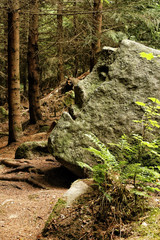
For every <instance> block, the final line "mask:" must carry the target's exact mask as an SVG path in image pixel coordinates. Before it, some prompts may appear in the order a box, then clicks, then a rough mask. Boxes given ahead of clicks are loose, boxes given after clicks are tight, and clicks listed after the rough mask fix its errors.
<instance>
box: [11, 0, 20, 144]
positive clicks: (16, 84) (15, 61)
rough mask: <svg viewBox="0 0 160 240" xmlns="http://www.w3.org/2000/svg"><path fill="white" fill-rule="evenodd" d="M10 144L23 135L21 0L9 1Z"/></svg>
mask: <svg viewBox="0 0 160 240" xmlns="http://www.w3.org/2000/svg"><path fill="white" fill-rule="evenodd" d="M8 4H9V6H10V9H9V11H8V106H9V139H8V143H9V144H10V143H12V142H15V141H18V138H19V136H20V135H21V134H22V124H21V112H20V79H19V0H8Z"/></svg>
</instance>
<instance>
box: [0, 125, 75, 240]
mask: <svg viewBox="0 0 160 240" xmlns="http://www.w3.org/2000/svg"><path fill="white" fill-rule="evenodd" d="M33 129H34V127H33ZM33 132H34V131H33ZM35 139H36V140H37V141H38V140H43V139H46V136H45V134H44V133H42V134H33V135H32V134H31V132H30V134H29V135H27V136H24V137H22V139H21V141H20V142H18V143H12V144H11V145H10V146H7V140H8V137H6V136H4V137H1V138H0V164H1V163H2V164H1V165H0V177H2V176H3V177H5V178H9V180H8V181H6V180H4V181H3V179H2V180H0V229H1V230H0V240H15V239H16V240H34V239H36V237H37V235H38V234H39V233H41V231H42V229H43V227H44V224H45V221H46V220H47V218H48V216H49V214H50V212H51V210H52V208H53V206H54V204H55V203H56V202H57V200H58V199H59V198H60V197H61V196H62V195H63V194H64V193H65V191H66V190H67V189H68V188H69V187H70V184H71V182H72V181H74V176H72V175H71V174H70V173H69V172H68V171H67V170H65V169H64V168H63V167H62V166H61V165H60V164H59V163H58V162H56V160H55V159H54V158H53V157H52V156H51V155H49V156H46V157H36V158H35V159H32V160H29V159H19V160H15V159H14V155H15V150H16V148H17V147H18V145H20V143H22V142H25V141H32V140H35ZM3 161H5V162H4V164H3ZM13 162H14V163H17V164H20V165H21V166H25V165H28V164H29V165H31V166H33V167H35V169H36V168H38V169H40V170H41V171H42V173H43V174H38V173H36V172H29V171H18V172H15V173H14V172H13V173H12V169H13V168H10V167H9V165H8V167H7V164H6V163H13ZM11 166H12V164H11ZM10 171H11V172H10ZM14 178H17V179H18V178H19V179H20V180H19V181H14ZM21 179H22V181H21ZM25 179H34V181H35V182H37V183H38V184H39V187H38V186H36V185H35V186H34V182H33V184H32V182H31V183H27V182H26V181H25ZM23 180H24V181H23ZM41 186H42V187H41Z"/></svg>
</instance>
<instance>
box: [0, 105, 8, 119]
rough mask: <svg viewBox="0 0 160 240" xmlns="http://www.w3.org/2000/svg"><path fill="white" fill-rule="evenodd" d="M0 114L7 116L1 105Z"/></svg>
mask: <svg viewBox="0 0 160 240" xmlns="http://www.w3.org/2000/svg"><path fill="white" fill-rule="evenodd" d="M0 115H2V116H4V117H6V116H8V112H7V111H6V109H5V108H4V107H2V106H0Z"/></svg>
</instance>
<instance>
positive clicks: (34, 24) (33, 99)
mask: <svg viewBox="0 0 160 240" xmlns="http://www.w3.org/2000/svg"><path fill="white" fill-rule="evenodd" d="M38 2H39V1H38V0H31V2H30V9H31V12H32V13H30V21H29V38H28V81H29V113H30V123H32V124H35V123H36V122H37V120H40V119H41V118H42V114H41V109H40V99H39V97H40V96H39V95H40V94H39V79H40V73H39V58H38Z"/></svg>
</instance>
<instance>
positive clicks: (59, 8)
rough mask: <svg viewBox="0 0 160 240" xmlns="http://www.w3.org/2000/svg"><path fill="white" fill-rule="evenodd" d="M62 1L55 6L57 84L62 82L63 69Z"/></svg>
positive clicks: (59, 0)
mask: <svg viewBox="0 0 160 240" xmlns="http://www.w3.org/2000/svg"><path fill="white" fill-rule="evenodd" d="M62 10H63V0H58V6H57V37H58V49H57V50H58V69H57V82H58V83H60V82H63V81H64V68H63V16H62Z"/></svg>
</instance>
